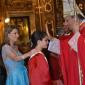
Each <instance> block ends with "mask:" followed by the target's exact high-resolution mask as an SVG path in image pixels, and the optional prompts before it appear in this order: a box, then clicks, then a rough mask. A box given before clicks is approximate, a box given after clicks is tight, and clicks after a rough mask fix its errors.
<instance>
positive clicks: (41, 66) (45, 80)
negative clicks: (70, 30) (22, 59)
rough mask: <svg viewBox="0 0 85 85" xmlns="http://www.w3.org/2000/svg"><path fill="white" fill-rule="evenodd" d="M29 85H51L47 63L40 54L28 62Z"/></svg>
mask: <svg viewBox="0 0 85 85" xmlns="http://www.w3.org/2000/svg"><path fill="white" fill-rule="evenodd" d="M29 75H30V81H31V85H51V79H50V73H49V66H48V62H47V61H46V60H45V58H44V56H43V55H42V54H37V55H36V56H34V57H33V58H32V59H31V60H30V61H29Z"/></svg>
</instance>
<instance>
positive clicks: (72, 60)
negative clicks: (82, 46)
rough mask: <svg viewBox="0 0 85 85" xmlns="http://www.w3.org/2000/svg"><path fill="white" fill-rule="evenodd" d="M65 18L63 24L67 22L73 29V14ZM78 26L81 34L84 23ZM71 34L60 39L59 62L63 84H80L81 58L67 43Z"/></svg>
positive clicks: (78, 20)
mask: <svg viewBox="0 0 85 85" xmlns="http://www.w3.org/2000/svg"><path fill="white" fill-rule="evenodd" d="M66 19H67V20H66V22H65V24H67V25H68V27H69V28H70V29H71V30H72V31H73V29H74V28H76V27H77V25H76V23H75V16H69V17H67V18H66ZM76 19H77V22H78V24H80V23H81V22H80V17H79V16H77V17H76ZM79 28H80V29H79V31H80V32H81V34H84V31H83V32H82V30H84V28H85V27H84V25H83V27H82V24H81V25H80V27H79ZM73 32H74V31H73ZM73 35H74V33H72V35H70V36H68V37H66V38H64V39H61V40H60V46H61V52H60V58H61V59H60V63H61V69H62V73H63V79H64V85H82V84H81V76H80V75H79V72H80V71H79V69H80V67H81V65H80V63H79V62H80V60H81V59H79V58H78V54H77V53H76V52H75V51H74V50H73V49H72V47H70V45H69V44H68V42H69V40H70V39H71V38H72V36H73ZM72 42H73V41H72ZM74 47H75V46H74ZM83 85H84V84H83Z"/></svg>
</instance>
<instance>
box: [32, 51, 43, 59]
mask: <svg viewBox="0 0 85 85" xmlns="http://www.w3.org/2000/svg"><path fill="white" fill-rule="evenodd" d="M43 56H44V54H43V53H42V52H36V53H34V54H33V55H32V56H31V57H30V59H33V58H39V57H43Z"/></svg>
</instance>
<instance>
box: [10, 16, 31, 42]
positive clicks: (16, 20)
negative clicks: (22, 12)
mask: <svg viewBox="0 0 85 85" xmlns="http://www.w3.org/2000/svg"><path fill="white" fill-rule="evenodd" d="M10 24H16V25H17V26H18V29H19V33H20V40H21V41H22V42H25V43H27V42H28V41H29V38H30V22H29V16H26V17H10Z"/></svg>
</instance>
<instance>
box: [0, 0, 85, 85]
mask: <svg viewBox="0 0 85 85" xmlns="http://www.w3.org/2000/svg"><path fill="white" fill-rule="evenodd" d="M75 6H77V7H78V9H79V11H80V12H81V14H82V15H83V16H84V17H85V0H0V51H1V46H2V44H3V41H4V30H5V27H6V26H7V25H10V24H12V25H18V27H19V32H20V40H21V42H20V50H21V52H22V53H25V52H27V51H29V50H30V46H31V43H30V37H31V34H32V33H33V32H34V31H35V30H40V31H46V29H45V26H46V25H47V27H48V29H49V30H51V31H52V32H53V35H54V36H56V37H57V36H61V35H62V32H63V22H64V17H65V16H67V15H69V14H75V12H76V13H77V9H76V7H75ZM55 60H56V59H55V58H54V59H51V58H50V59H49V61H53V64H55V63H56V61H55ZM57 61H58V60H57ZM2 64H3V63H2V59H1V52H0V84H1V83H2V84H1V85H5V84H4V82H5V78H6V73H5V70H4V66H3V65H2ZM55 66H56V67H57V71H56V72H57V73H58V74H60V71H58V69H59V65H55ZM53 69H55V68H54V67H53ZM54 73H55V72H54ZM54 73H52V75H56V73H55V74H54ZM60 75H61V74H60ZM60 75H59V76H57V79H58V78H59V77H60V78H61V80H62V81H63V78H62V75H61V76H60ZM53 79H54V80H55V79H56V77H55V76H54V77H53ZM55 85H56V84H55Z"/></svg>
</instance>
